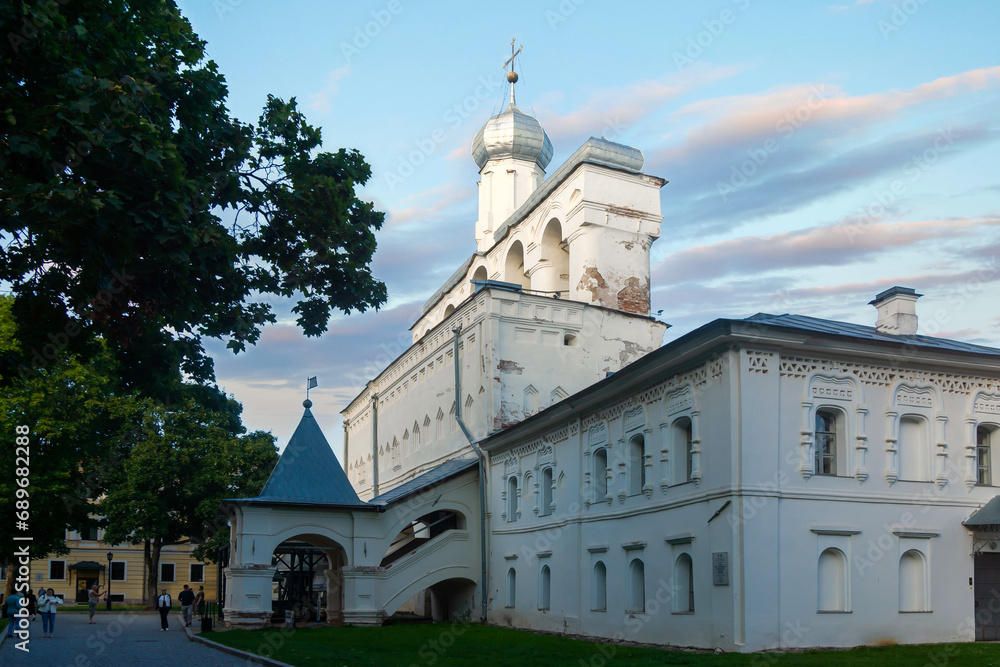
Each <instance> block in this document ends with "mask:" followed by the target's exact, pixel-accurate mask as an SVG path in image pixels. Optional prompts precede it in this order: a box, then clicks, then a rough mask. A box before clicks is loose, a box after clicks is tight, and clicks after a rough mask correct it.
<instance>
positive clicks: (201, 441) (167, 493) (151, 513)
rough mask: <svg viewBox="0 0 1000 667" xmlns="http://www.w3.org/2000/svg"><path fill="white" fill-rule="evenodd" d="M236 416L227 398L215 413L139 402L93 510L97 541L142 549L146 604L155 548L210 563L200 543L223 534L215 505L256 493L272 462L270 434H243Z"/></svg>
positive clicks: (191, 401) (183, 404) (151, 591)
mask: <svg viewBox="0 0 1000 667" xmlns="http://www.w3.org/2000/svg"><path fill="white" fill-rule="evenodd" d="M241 411H242V407H241V406H240V404H239V403H237V402H236V401H233V400H228V401H227V403H226V409H224V410H216V409H212V408H208V407H206V406H204V405H203V404H201V403H200V402H199V401H198V400H195V398H193V397H186V398H185V399H184V400H182V401H179V402H178V403H177V404H176V405H174V406H172V407H165V406H163V405H157V404H154V403H149V404H147V405H146V406H145V409H144V418H143V423H142V428H141V433H140V435H139V438H138V440H137V441H136V442H135V443H134V445H133V447H132V449H131V451H130V452H129V454H128V457H127V459H126V460H125V461H124V465H123V466H121V468H119V469H118V472H117V475H116V476H115V477H114V478H113V479H110V480H108V484H107V492H106V494H105V495H104V497H103V498H102V499H101V501H100V503H99V504H98V506H99V508H100V512H101V514H102V515H103V516H104V517H105V519H106V522H107V525H106V527H105V533H104V535H105V537H104V539H105V541H106V542H109V543H121V542H130V543H132V544H143V545H144V547H145V549H144V550H145V558H146V572H147V573H148V575H147V581H146V595H147V600H155V599H156V593H157V583H158V581H157V580H158V576H159V561H160V552H161V550H162V549H163V547H164V546H167V545H170V544H181V543H189V542H191V543H195V544H200V545H202V549H201V552H200V556H201V557H203V558H209V559H212V558H213V556H214V552H213V551H212V550H211V549H209V548H206V547H207V545H209V544H212V545H214V544H215V542H213V541H212V540H213V538H215V536H216V535H217V534H218V533H221V534H222V535H223V537H222V538H216V539H217V540H218V539H221V540H222V542H223V543H224V542H225V537H226V536H228V535H229V528H228V523H227V521H226V518H225V516H222V515H220V513H219V504H220V502H221V501H222V499H224V498H233V497H244V496H253V495H256V494H257V493H258V492H259V491H260V490H261V489H262V488H263V486H264V483H265V482H266V481H267V477H268V475H269V474H270V472H271V470H272V469H273V468H274V465H275V463H276V462H277V460H278V456H277V451H276V449H275V446H274V438H273V436H271V434H270V433H263V432H260V431H257V432H254V433H249V434H246V433H244V431H245V429H244V428H243V426H242V425H241V423H240V412H241Z"/></svg>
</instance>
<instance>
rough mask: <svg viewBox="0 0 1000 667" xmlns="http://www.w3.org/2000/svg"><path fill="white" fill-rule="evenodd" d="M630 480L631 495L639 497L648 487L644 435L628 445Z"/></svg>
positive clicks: (632, 440) (635, 438) (638, 436)
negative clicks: (643, 489) (643, 488)
mask: <svg viewBox="0 0 1000 667" xmlns="http://www.w3.org/2000/svg"><path fill="white" fill-rule="evenodd" d="M628 454H629V461H628V467H629V472H628V480H629V489H628V491H629V495H633V496H637V495H639V494H640V493H642V487H644V486H646V441H645V439H644V438H643V436H642V435H636V436H635V437H633V438H632V439H631V440H630V441H629V445H628Z"/></svg>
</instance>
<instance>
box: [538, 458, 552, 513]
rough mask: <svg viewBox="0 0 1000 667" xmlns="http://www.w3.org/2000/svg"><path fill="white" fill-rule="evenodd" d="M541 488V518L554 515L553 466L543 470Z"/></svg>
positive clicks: (539, 510) (539, 511) (539, 509)
mask: <svg viewBox="0 0 1000 667" xmlns="http://www.w3.org/2000/svg"><path fill="white" fill-rule="evenodd" d="M539 484H540V486H541V488H540V489H539V491H540V494H539V495H540V497H541V506H540V507H539V508H538V514H539V515H541V516H547V515H549V514H551V513H552V466H546V467H545V468H542V476H541V482H539Z"/></svg>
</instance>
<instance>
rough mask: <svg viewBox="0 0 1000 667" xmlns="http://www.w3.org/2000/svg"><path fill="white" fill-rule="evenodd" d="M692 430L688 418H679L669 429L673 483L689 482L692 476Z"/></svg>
mask: <svg viewBox="0 0 1000 667" xmlns="http://www.w3.org/2000/svg"><path fill="white" fill-rule="evenodd" d="M693 440H694V438H693V429H692V427H691V419H690V418H689V417H681V418H680V419H678V420H677V421H675V422H674V424H673V427H672V428H671V438H670V450H671V451H670V458H671V459H672V461H673V464H672V465H673V483H674V484H683V483H684V482H690V481H691V480H692V479H693V474H694V452H693V451H692V450H693V446H694V445H693V442H692V441H693Z"/></svg>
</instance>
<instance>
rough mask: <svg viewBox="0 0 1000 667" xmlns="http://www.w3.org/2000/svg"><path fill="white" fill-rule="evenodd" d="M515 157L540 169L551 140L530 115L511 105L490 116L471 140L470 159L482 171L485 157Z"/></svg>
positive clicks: (545, 163) (546, 160)
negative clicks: (531, 162) (534, 164)
mask: <svg viewBox="0 0 1000 667" xmlns="http://www.w3.org/2000/svg"><path fill="white" fill-rule="evenodd" d="M500 158H515V159H518V160H531V161H534V162H535V163H536V164H537V165H538V166H539V167H541V168H542V169H543V170H544V169H545V167H547V166H548V165H549V162H550V161H551V160H552V142H551V141H549V135H547V134H545V130H543V129H542V125H541V123H539V122H538V121H537V120H536V119H535V118H534V117H533V116H529V115H528V114H526V113H524V112H523V111H521V110H520V109H518V108H517V105H515V104H511V105H510V106H508V107H507V108H506V109H505V110H504V111H503V113H500V114H497V115H496V116H493V117H492V118H490V119H489V120H488V121H486V124H485V125H483V127H482V128H481V129H480V130H479V132H477V133H476V138H475V139H473V140H472V159H473V160H475V161H476V165H477V166H478V167H479V169H480V170H482V168H483V167H485V166H486V163H487V162H488V161H489V160H496V159H500Z"/></svg>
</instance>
